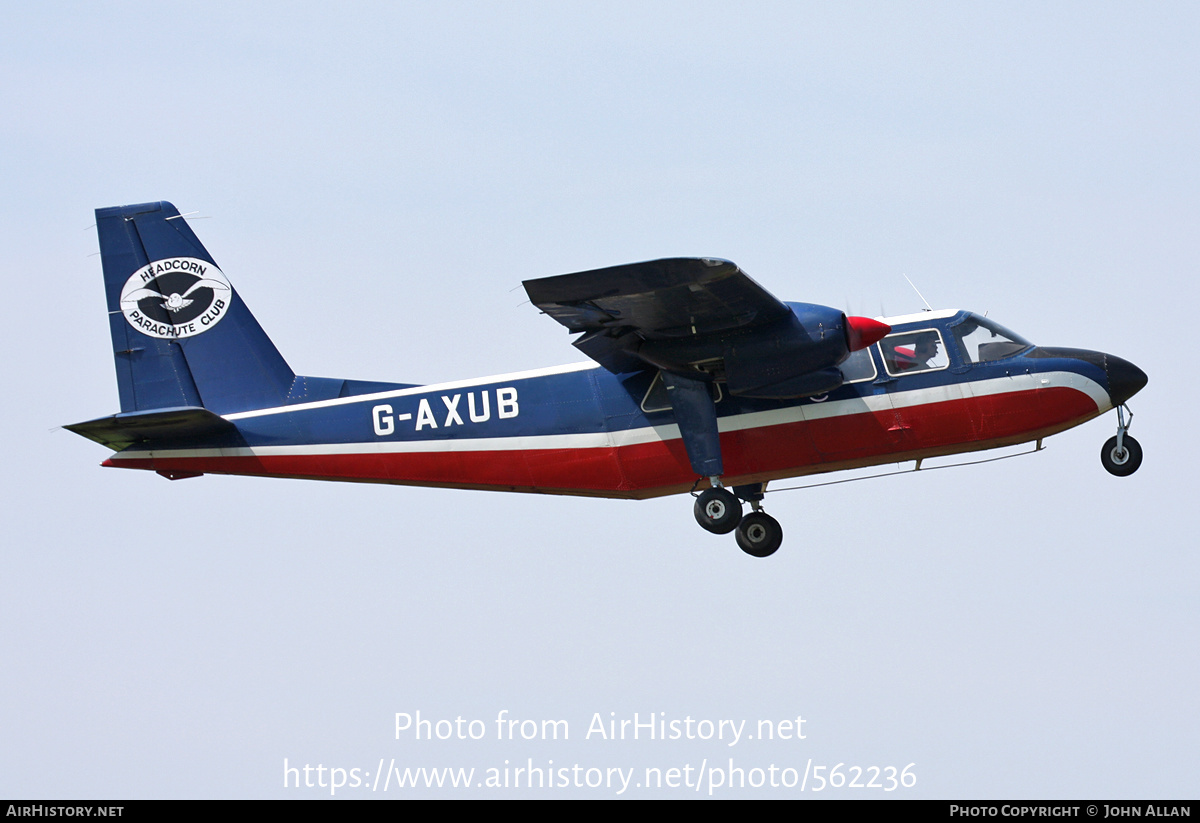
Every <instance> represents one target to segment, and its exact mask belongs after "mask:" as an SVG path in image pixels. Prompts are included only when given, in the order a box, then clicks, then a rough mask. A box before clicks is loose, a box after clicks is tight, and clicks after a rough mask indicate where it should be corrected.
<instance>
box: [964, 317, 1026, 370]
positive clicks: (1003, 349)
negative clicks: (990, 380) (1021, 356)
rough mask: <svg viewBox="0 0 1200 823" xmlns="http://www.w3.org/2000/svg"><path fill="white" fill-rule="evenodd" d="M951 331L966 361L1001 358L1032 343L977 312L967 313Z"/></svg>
mask: <svg viewBox="0 0 1200 823" xmlns="http://www.w3.org/2000/svg"><path fill="white" fill-rule="evenodd" d="M953 331H954V337H955V338H956V339H957V340H958V348H959V351H961V352H962V356H963V359H964V360H966V361H967V362H968V363H987V362H989V361H992V360H1003V359H1004V358H1005V357H1012V356H1013V355H1014V354H1017V353H1018V352H1021V351H1024V350H1025V349H1027V348H1029V347H1030V346H1032V345H1033V344H1032V343H1030V342H1029V341H1028V340H1026V339H1025V338H1024V337H1022V336H1021V335H1019V334H1015V333H1014V332H1011V331H1009V330H1008V329H1006V328H1004V327H1003V326H1001V325H1000V324H999V323H993V322H992V321H991V320H988V319H987V318H986V317H980V316H979V315H977V314H971V315H968V316H967V319H966V320H964V321H963V322H961V323H959V324H958V325H957V326H955V327H954V328H953Z"/></svg>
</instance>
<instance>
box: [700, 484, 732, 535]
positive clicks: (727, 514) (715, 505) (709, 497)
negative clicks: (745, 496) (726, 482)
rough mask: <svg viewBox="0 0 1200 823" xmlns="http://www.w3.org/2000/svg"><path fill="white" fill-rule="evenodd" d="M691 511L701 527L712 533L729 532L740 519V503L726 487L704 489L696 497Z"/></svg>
mask: <svg viewBox="0 0 1200 823" xmlns="http://www.w3.org/2000/svg"><path fill="white" fill-rule="evenodd" d="M692 512H693V514H695V515H696V522H697V523H699V524H700V527H701V528H703V529H706V530H707V531H710V532H712V533H713V534H729V533H730V532H731V531H733V530H734V529H736V528H737V525H738V522H739V521H741V519H742V503H741V501H740V500H738V499H737V497H735V496H734V494H733V492H731V491H728V490H727V489H720V488H712V489H705V490H704V491H702V492H700V495H699V496H698V497H697V498H696V505H695V506H694V507H693V509H692Z"/></svg>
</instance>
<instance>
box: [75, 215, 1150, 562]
mask: <svg viewBox="0 0 1200 823" xmlns="http://www.w3.org/2000/svg"><path fill="white" fill-rule="evenodd" d="M96 222H97V229H98V232H99V235H100V252H101V257H102V262H103V267H104V283H105V289H106V291H107V295H108V313H109V325H110V328H111V331H112V342H113V356H114V358H115V359H116V367H117V385H118V388H119V391H120V400H121V412H120V413H119V414H115V415H112V416H110V417H101V418H99V419H96V420H90V421H88V422H85V423H77V424H75V425H72V426H67V428H68V429H70V430H71V431H74V432H77V433H78V434H81V435H83V436H84V437H87V438H90V439H91V440H95V441H96V442H98V443H101V444H103V445H105V446H108V447H109V448H110V449H112V450H113V451H114V452H115V454H113V455H112V456H111V457H109V458H108V460H106V461H104V464H103V465H105V466H117V467H121V468H132V469H150V470H152V471H156V472H158V473H159V474H161V475H163V476H164V477H167V478H170V479H172V480H177V479H180V478H185V477H196V476H199V475H202V474H245V475H260V476H267V477H302V478H310V479H315V480H353V481H361V482H373V483H395V484H401V485H418V486H441V487H448V488H464V489H490V490H495V491H519V492H541V493H546V494H578V495H591V496H596V497H624V498H648V497H657V496H660V495H667V494H678V493H681V492H691V493H692V494H693V495H694V496H695V498H696V500H695V506H694V514H695V517H696V520H697V522H699V524H700V525H701V526H702V527H703V528H705V529H707V530H708V531H710V532H715V533H717V534H727V533H729V532H734V531H736V533H737V534H736V537H737V543H738V545H739V546H740V547H741V548H742V549H743V550H744V551H746V552H747V553H748V554H751V555H754V556H756V557H765V556H767V555H770V554H772V553H774V552H775V550H776V549H778V548H779V546H780V544H781V543H782V542H783V530H782V528H781V527H780V525H779V523H778V522H777V521H776V520H775V519H774V518H773V517H771V516H770V515H768V514H767V513H766V512H764V511H763V509H762V500H763V493H764V491H765V489H766V486H767V483H769V482H771V481H775V480H779V479H781V478H786V477H795V476H799V475H809V474H816V473H820V472H831V471H839V470H842V469H853V468H860V467H864V466H874V465H880V464H885V463H897V462H901V461H909V460H915V461H918V466H919V461H921V460H924V459H926V458H930V457H937V456H942V455H951V454H958V453H962V452H971V451H978V450H983V449H993V448H997V447H1001V446H1011V445H1016V444H1020V443H1028V442H1034V441H1038V443H1039V445H1040V441H1041V439H1042V438H1044V437H1047V436H1049V435H1052V434H1055V433H1057V432H1061V431H1063V430H1065V429H1069V428H1071V427H1073V426H1078V425H1079V424H1080V423H1083V422H1085V421H1087V420H1091V419H1092V418H1094V417H1097V416H1099V415H1100V414H1103V413H1104V412H1106V411H1108V410H1110V409H1116V410H1117V424H1118V425H1117V434H1116V436H1115V437H1113V438H1111V439H1110V440H1109V441H1108V442H1107V443H1105V445H1104V448H1103V450H1102V452H1101V459H1102V462H1103V464H1104V467H1105V468H1106V469H1107V470H1108V471H1109V472H1111V473H1112V474H1115V475H1119V476H1124V475H1128V474H1132V473H1133V472H1134V471H1136V470H1137V468H1138V466H1139V465H1140V463H1141V459H1142V452H1141V448H1140V447H1139V446H1138V444H1137V442H1136V441H1135V440H1134V439H1133V438H1132V437H1130V436H1129V434H1128V433H1127V429H1128V423H1129V421H1130V420H1131V419H1132V415H1131V413H1130V415H1129V418H1128V419H1127V417H1126V414H1127V413H1128V407H1127V406H1125V402H1126V401H1127V400H1128V399H1129V398H1130V397H1132V396H1133V395H1134V394H1135V393H1137V392H1138V391H1139V390H1140V389H1141V388H1142V387H1143V386H1144V385H1145V384H1146V375H1145V374H1144V373H1143V372H1142V371H1141V370H1140V369H1139V368H1137V367H1136V366H1134V365H1133V364H1132V363H1129V362H1127V361H1125V360H1122V359H1120V358H1117V357H1113V356H1112V355H1108V354H1102V353H1100V352H1094V351H1086V350H1081V349H1058V348H1046V347H1041V346H1035V345H1033V344H1032V343H1030V342H1029V341H1028V340H1025V339H1024V338H1023V337H1021V336H1019V335H1017V334H1014V333H1013V332H1011V331H1008V330H1007V329H1005V328H1004V327H1003V326H1000V325H999V324H997V323H994V322H992V321H991V320H989V319H987V318H985V317H980V316H979V315H976V314H973V313H971V312H967V311H928V312H922V313H919V314H913V315H906V316H903V317H891V318H886V319H881V320H872V319H869V318H866V317H847V316H846V315H845V314H843V313H842V312H840V311H838V310H836V309H832V308H828V307H825V306H816V305H811V304H807V303H785V302H782V301H780V300H778V299H777V298H775V297H774V296H773V295H771V294H770V293H769V292H767V291H766V290H765V289H763V288H762V287H761V286H760V285H758V284H757V283H756V282H754V281H753V280H751V279H750V278H749V277H748V276H747V275H746V274H745V273H744V272H743V271H742V270H741V269H739V268H738V267H737V266H736V265H734V264H733V263H731V262H729V261H727V260H717V259H712V258H675V259H667V260H654V261H650V262H646V263H634V264H631V265H626V266H614V267H612V268H607V269H597V270H594V271H585V272H579V273H576V274H564V275H560V276H557V277H546V278H541V279H537V280H526V281H525V283H524V285H525V290H526V292H527V293H528V295H529V299H530V301H531V302H532V303H533V305H535V306H537V307H538V308H539V309H541V310H542V311H543V312H544V313H546V314H548V315H549V316H550V317H551V318H553V319H554V320H556V321H558V322H559V323H561V324H562V325H564V326H566V328H567V329H568V330H569V331H570V332H572V333H576V334H579V335H580V336H579V337H578V338H577V339H576V340H575V341H574V345H575V347H576V348H577V349H579V351H581V352H583V353H584V354H586V355H587V356H588V357H589V358H591V360H592V361H593V362H590V363H580V364H576V365H572V366H562V367H558V368H549V369H539V370H536V371H527V372H518V373H515V374H505V375H500V376H495V377H484V378H479V379H476V380H461V381H456V382H451V383H439V384H436V385H431V386H419V385H411V384H406V383H375V382H365V381H360V380H341V379H331V378H327V377H303V376H299V375H296V374H295V373H294V372H293V371H292V370H291V368H290V367H289V366H288V364H287V362H286V361H285V360H284V359H283V357H282V355H280V353H279V351H278V350H277V349H276V348H275V346H274V345H273V344H272V343H271V341H270V339H269V338H268V337H267V335H266V334H265V333H264V332H263V330H262V328H261V327H260V326H259V325H258V322H257V321H256V320H255V319H254V316H253V315H252V314H251V313H250V310H249V309H248V308H247V307H246V304H245V303H243V302H242V299H241V297H240V296H239V295H238V293H237V292H236V291H235V290H234V288H233V286H232V285H231V284H230V282H229V281H228V280H227V279H226V278H225V275H224V274H222V273H221V271H220V269H218V267H217V265H216V263H215V262H214V260H213V258H212V256H211V255H210V254H209V253H208V252H207V251H206V250H205V249H204V246H203V245H201V243H200V241H199V240H198V239H197V238H196V236H195V234H193V233H192V230H191V228H190V227H189V226H188V224H187V223H186V222H185V221H184V220H183V219H181V216H180V214H179V212H178V211H177V210H176V209H175V207H174V206H172V205H171V204H170V203H165V202H161V203H145V204H141V205H134V206H119V207H115V208H106V209H98V210H97V211H96ZM743 502H745V503H748V504H749V505H750V507H751V509H752V511H751V512H750V513H749V514H746V515H744V516H743V514H742V508H743V506H742V504H743Z"/></svg>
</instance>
